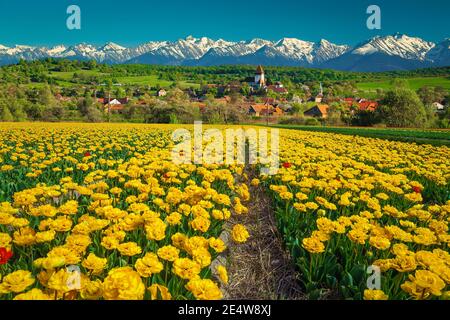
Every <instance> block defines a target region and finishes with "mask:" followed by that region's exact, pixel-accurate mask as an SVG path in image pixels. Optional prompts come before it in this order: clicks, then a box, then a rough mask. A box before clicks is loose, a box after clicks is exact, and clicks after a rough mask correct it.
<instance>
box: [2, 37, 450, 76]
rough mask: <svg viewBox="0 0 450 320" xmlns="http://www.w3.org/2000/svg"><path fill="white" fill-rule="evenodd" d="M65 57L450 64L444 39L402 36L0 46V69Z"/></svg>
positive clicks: (370, 66) (354, 67) (349, 65)
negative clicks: (348, 41) (353, 41)
mask: <svg viewBox="0 0 450 320" xmlns="http://www.w3.org/2000/svg"><path fill="white" fill-rule="evenodd" d="M45 58H66V59H72V60H95V61H97V62H100V63H107V64H125V63H142V64H164V65H188V66H215V65H223V64H265V65H274V66H302V67H314V68H330V69H336V70H343V71H390V70H410V69H412V68H418V67H419V68H420V67H430V66H447V65H449V64H450V38H446V39H444V40H443V41H441V42H439V43H433V42H430V41H426V40H424V39H421V38H418V37H411V36H408V35H405V34H398V33H397V34H394V35H387V36H376V37H373V38H371V39H368V40H366V41H364V42H361V43H359V44H357V45H355V46H349V45H345V44H335V43H332V42H330V41H328V40H326V39H321V40H319V41H317V42H312V41H305V40H301V39H297V38H282V39H280V40H278V41H269V40H264V39H260V38H255V39H251V40H247V41H238V42H232V41H226V40H223V39H219V40H213V39H210V38H207V37H201V38H194V37H192V36H188V37H186V38H185V39H178V40H176V41H150V42H147V43H143V44H141V45H139V46H136V47H124V46H121V45H119V44H117V43H114V42H108V43H106V44H104V45H102V46H98V47H97V46H93V45H91V44H88V43H80V44H76V45H73V46H64V45H58V46H53V47H50V48H47V47H33V46H26V45H16V46H14V47H7V46H4V45H1V44H0V65H4V64H12V63H17V62H18V61H19V60H21V59H23V60H39V59H45Z"/></svg>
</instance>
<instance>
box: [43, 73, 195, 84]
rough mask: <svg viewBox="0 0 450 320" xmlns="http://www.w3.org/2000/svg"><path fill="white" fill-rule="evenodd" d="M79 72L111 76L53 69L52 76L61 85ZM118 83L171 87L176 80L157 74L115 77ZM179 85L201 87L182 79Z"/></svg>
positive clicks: (105, 74)
mask: <svg viewBox="0 0 450 320" xmlns="http://www.w3.org/2000/svg"><path fill="white" fill-rule="evenodd" d="M75 73H76V74H78V75H81V76H85V77H88V76H97V77H111V74H109V73H101V72H99V71H97V70H78V71H68V72H60V71H57V72H56V71H52V72H51V73H50V76H51V77H53V78H55V79H57V81H58V84H59V85H63V86H64V85H65V84H70V80H72V79H73V76H74V74H75ZM114 79H116V80H117V82H118V83H120V84H122V85H147V86H157V85H159V86H160V87H166V88H167V87H169V86H171V85H172V84H173V83H174V82H173V81H168V80H162V79H158V76H157V75H146V76H119V77H114ZM178 84H179V86H180V87H181V88H189V87H196V88H197V87H199V84H197V83H191V82H189V81H180V82H179V83H178Z"/></svg>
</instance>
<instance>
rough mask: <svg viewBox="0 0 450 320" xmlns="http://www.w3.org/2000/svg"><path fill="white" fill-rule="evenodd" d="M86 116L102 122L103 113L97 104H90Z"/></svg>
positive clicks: (88, 118) (89, 119)
mask: <svg viewBox="0 0 450 320" xmlns="http://www.w3.org/2000/svg"><path fill="white" fill-rule="evenodd" d="M86 118H87V120H88V121H89V122H102V121H103V114H102V112H101V111H100V110H98V108H96V107H95V106H92V105H91V106H89V107H88V109H87V114H86Z"/></svg>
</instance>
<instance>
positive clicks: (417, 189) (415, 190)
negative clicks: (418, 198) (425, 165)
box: [413, 187, 422, 193]
mask: <svg viewBox="0 0 450 320" xmlns="http://www.w3.org/2000/svg"><path fill="white" fill-rule="evenodd" d="M413 191H414V192H415V193H421V192H422V190H421V189H420V188H419V187H413Z"/></svg>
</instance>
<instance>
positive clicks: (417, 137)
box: [271, 125, 450, 146]
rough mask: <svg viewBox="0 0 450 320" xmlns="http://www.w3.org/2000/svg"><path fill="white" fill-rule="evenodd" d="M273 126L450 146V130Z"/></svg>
mask: <svg viewBox="0 0 450 320" xmlns="http://www.w3.org/2000/svg"><path fill="white" fill-rule="evenodd" d="M271 127H276V128H283V129H295V130H304V131H315V132H329V133H339V134H345V135H353V136H362V137H368V138H380V139H388V140H395V141H404V142H415V143H418V144H431V145H435V146H440V145H445V146H450V130H421V129H393V128H355V127H316V126H297V125H272V126H271Z"/></svg>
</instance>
